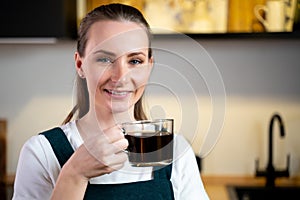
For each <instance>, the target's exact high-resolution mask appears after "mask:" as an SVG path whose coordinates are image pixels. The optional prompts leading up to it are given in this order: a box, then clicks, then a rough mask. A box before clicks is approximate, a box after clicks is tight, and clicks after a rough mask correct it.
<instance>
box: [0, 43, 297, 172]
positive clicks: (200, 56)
mask: <svg viewBox="0 0 300 200" xmlns="http://www.w3.org/2000/svg"><path fill="white" fill-rule="evenodd" d="M199 42H200V44H202V45H203V47H204V48H205V50H206V51H207V53H206V52H205V51H203V49H201V47H199V46H197V45H196V44H195V43H194V42H192V43H191V41H190V40H188V41H186V40H183V39H176V38H171V39H157V40H156V41H154V44H153V46H154V47H155V48H156V49H157V48H163V50H166V51H163V50H161V49H160V50H159V51H158V53H157V54H156V58H157V59H156V64H157V67H156V69H155V71H154V72H153V76H154V78H153V79H152V80H151V81H152V83H154V84H152V85H150V89H149V90H148V91H147V97H148V98H147V103H148V109H149V110H150V111H151V112H152V113H154V114H153V116H154V117H156V116H158V117H174V118H175V119H176V129H177V130H178V131H179V132H181V133H182V134H184V135H186V136H187V138H188V139H189V140H190V141H191V143H192V146H193V148H194V150H195V152H196V153H197V154H201V155H204V156H205V158H204V160H203V162H204V163H203V173H204V174H209V175H220V174H221V175H224V174H227V175H252V174H254V164H255V159H256V158H259V160H260V166H261V168H263V167H264V166H265V165H266V162H267V143H268V142H267V139H268V138H267V136H268V125H269V121H270V118H271V115H272V114H273V113H274V112H275V111H277V112H279V113H280V114H281V115H282V117H283V121H284V123H285V128H286V137H285V138H284V139H279V134H278V128H277V127H275V129H274V131H275V135H274V147H275V148H274V149H276V150H274V163H275V166H276V168H277V167H279V168H280V167H284V166H285V162H286V154H287V153H290V154H291V174H292V175H300V147H299V145H298V143H299V141H300V134H299V130H300V79H299V77H298V76H299V74H300V73H299V72H300V63H299V61H298V60H299V55H300V40H289V39H283V40H279V39H276V40H275V39H208V40H204V39H202V40H199ZM75 45H76V44H75V42H74V41H59V42H58V43H56V44H0V91H1V98H0V118H6V119H7V120H8V149H7V150H8V163H7V170H8V172H9V173H14V172H15V170H16V165H17V160H18V155H19V151H20V149H21V146H22V144H23V143H24V142H25V140H26V139H28V138H29V137H30V136H32V135H35V134H37V133H38V132H40V131H42V130H45V129H48V128H50V127H53V126H56V125H59V124H60V123H61V122H62V120H63V119H64V117H65V115H66V114H67V112H68V111H69V110H70V109H71V107H72V89H73V78H74V74H75V71H74V63H73V54H74V51H75ZM171 51H172V52H173V53H172V54H170V55H169V54H166V53H165V52H171ZM174 52H179V53H180V55H177V56H175V57H177V58H178V57H180V56H181V57H180V59H178V60H176V59H174V58H173V57H172V56H174V55H175V54H174ZM211 59H212V60H211ZM166 65H168V66H172V67H174V69H175V70H173V68H168V67H167V68H166V67H165V66H166ZM159 66H160V68H159ZM193 70H194V71H193ZM218 72H219V73H220V75H221V78H222V80H223V83H224V88H225V91H226V96H224V95H223V91H222V86H223V85H222V80H218V76H217V74H216V73H218ZM173 73H175V75H174V74H173ZM174 76H175V77H176V79H175V80H174V79H173V77H174ZM162 79H164V80H165V82H162V81H160V80H162ZM168 88H169V89H168ZM223 100H225V101H223ZM160 103H162V105H159V104H160ZM223 103H225V106H223ZM222 108H223V109H225V113H224V114H225V115H224V116H223V110H222ZM223 117H225V120H222V119H223ZM186 118H188V119H189V121H187V120H186ZM215 118H216V119H217V123H221V125H222V127H217V128H216V126H215V124H214V123H211V120H213V119H215ZM213 122H215V121H213ZM189 123H190V124H189ZM276 125H277V124H276ZM218 126H219V125H218ZM219 128H222V129H219ZM195 130H196V135H195V134H194V133H195ZM206 133H209V134H210V135H209V136H208V137H207V138H212V139H213V140H214V139H215V138H218V140H217V142H212V143H211V144H215V146H214V148H213V150H212V151H209V149H210V148H209V147H206V148H205V149H203V148H201V145H203V144H204V143H205V140H204V139H205V134H206ZM219 133H220V137H218V136H219ZM211 135H213V136H211ZM208 146H210V145H208Z"/></svg>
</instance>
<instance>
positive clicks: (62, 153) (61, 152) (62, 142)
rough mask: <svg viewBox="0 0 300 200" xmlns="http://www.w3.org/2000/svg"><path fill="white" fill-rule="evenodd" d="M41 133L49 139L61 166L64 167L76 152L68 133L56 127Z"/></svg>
mask: <svg viewBox="0 0 300 200" xmlns="http://www.w3.org/2000/svg"><path fill="white" fill-rule="evenodd" d="M40 135H44V136H45V137H46V138H47V139H48V141H49V142H50V144H51V146H52V149H53V151H54V153H55V155H56V157H57V159H58V162H59V164H60V166H61V167H63V165H64V164H65V163H66V162H67V160H68V159H69V158H70V157H71V155H72V154H73V153H74V150H73V148H72V146H71V144H70V142H69V140H68V138H67V136H66V134H65V133H64V132H63V130H62V129H61V128H59V127H55V128H53V129H50V130H47V131H44V132H42V133H40Z"/></svg>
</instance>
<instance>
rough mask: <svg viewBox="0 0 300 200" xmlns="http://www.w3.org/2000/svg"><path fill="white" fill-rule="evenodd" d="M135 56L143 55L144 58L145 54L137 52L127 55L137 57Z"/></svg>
mask: <svg viewBox="0 0 300 200" xmlns="http://www.w3.org/2000/svg"><path fill="white" fill-rule="evenodd" d="M137 55H143V56H146V54H145V53H144V52H142V51H139V52H131V53H129V54H128V56H137Z"/></svg>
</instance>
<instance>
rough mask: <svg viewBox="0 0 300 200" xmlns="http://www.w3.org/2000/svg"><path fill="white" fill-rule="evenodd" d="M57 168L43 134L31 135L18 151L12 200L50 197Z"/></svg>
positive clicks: (52, 153) (58, 167)
mask: <svg viewBox="0 0 300 200" xmlns="http://www.w3.org/2000/svg"><path fill="white" fill-rule="evenodd" d="M49 159H50V160H49ZM53 159H54V161H53ZM55 160H56V161H55ZM49 169H52V171H50V170H49ZM53 169H54V170H53ZM59 170H60V166H59V163H58V161H57V159H56V157H55V155H54V152H53V151H52V148H51V145H50V143H49V142H48V140H47V139H46V138H45V137H44V136H43V135H37V136H33V137H31V138H30V139H29V140H28V141H26V143H25V144H24V145H23V147H22V149H21V152H20V156H19V160H18V166H17V171H16V178H15V183H14V194H13V200H23V199H24V200H25V199H26V200H28V199H31V200H35V199H36V200H37V199H38V200H40V199H45V200H47V199H50V196H51V193H52V190H53V188H54V184H55V181H56V178H57V176H58V173H59Z"/></svg>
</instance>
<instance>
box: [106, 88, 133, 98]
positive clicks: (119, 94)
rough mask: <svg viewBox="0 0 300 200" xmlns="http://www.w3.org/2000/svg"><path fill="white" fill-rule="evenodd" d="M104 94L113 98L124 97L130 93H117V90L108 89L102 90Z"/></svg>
mask: <svg viewBox="0 0 300 200" xmlns="http://www.w3.org/2000/svg"><path fill="white" fill-rule="evenodd" d="M104 91H105V92H106V93H108V94H109V95H110V96H113V97H119V98H120V97H126V96H127V95H128V94H129V93H130V92H129V91H117V90H109V89H104Z"/></svg>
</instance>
